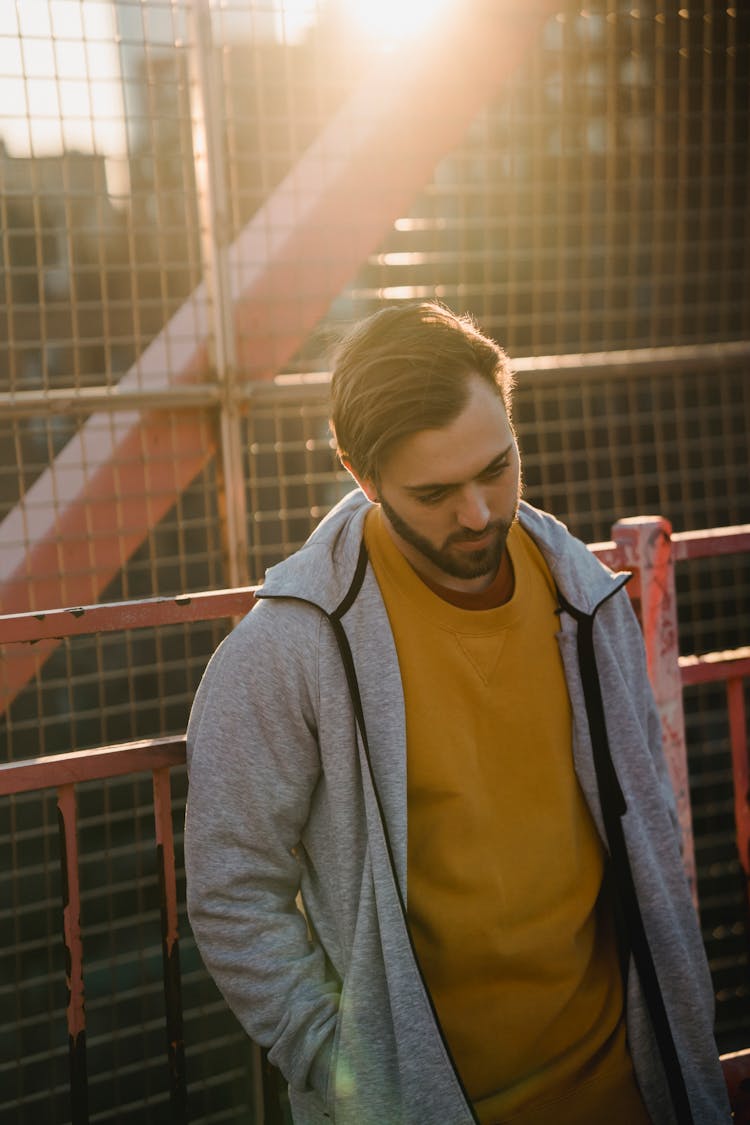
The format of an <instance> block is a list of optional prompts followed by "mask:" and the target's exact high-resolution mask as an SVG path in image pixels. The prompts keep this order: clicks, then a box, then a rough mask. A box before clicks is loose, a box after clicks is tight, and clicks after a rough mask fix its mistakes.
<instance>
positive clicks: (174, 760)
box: [0, 517, 750, 1125]
mask: <svg viewBox="0 0 750 1125" xmlns="http://www.w3.org/2000/svg"><path fill="white" fill-rule="evenodd" d="M591 550H592V551H593V553H595V554H596V555H597V556H598V557H599V558H600V559H601V560H602V561H603V562H605V563H607V564H608V565H609V566H612V567H614V568H618V569H620V568H624V569H632V570H633V571H634V579H633V581H632V582H631V583H630V586H629V591H630V594H631V597H632V598H633V600H634V602H635V603H636V606H637V607H638V610H639V614H640V618H641V623H642V626H643V631H644V640H645V645H646V652H647V658H648V667H649V675H650V678H651V681H652V684H653V687H654V692H655V695H656V699H657V704H658V706H659V711H660V714H661V718H662V724H663V728H664V739H665V752H666V756H667V762H668V765H669V770H670V776H671V778H672V782H673V785H674V787H675V793H676V795H677V800H678V808H679V813H680V822H681V826H682V832H683V837H684V844H685V849H684V850H685V862H686V871H687V874H688V878H689V879H691V881H692V885H693V888H694V892H695V861H694V852H693V839H692V825H691V819H690V804H689V794H688V785H687V780H688V779H687V757H686V750H685V728H684V719H683V711H682V688H683V685H686V684H693V683H705V682H716V681H724V682H726V684H727V697H728V704H727V705H728V714H729V724H730V741H731V751H732V766H733V778H734V792H735V823H736V829H737V843H738V850H739V855H740V862H741V864H742V867H743V871H744V873H745V877H746V880H747V884H748V887H750V766H749V763H748V739H747V729H746V722H745V707H744V692H743V680H744V679H745V678H747V677H748V676H749V675H750V648H741V649H738V650H734V651H731V652H719V653H705V654H701V655H694V656H688V657H680V656H679V651H678V643H677V642H678V634H677V616H676V603H675V587H674V565H675V562H676V561H682V560H689V559H695V558H706V557H711V556H714V555H723V554H730V553H732V554H733V553H737V552H741V551H750V526H743V527H736V528H718V529H713V530H710V531H698V532H687V533H681V534H676V535H672V534H671V528H670V525H669V523H668V522H667V521H666V520H664V519H662V518H660V517H653V518H637V519H628V520H622V521H620V522H619V523H617V524H615V526H614V528H613V538H612V541H610V542H607V543H598V544H592V545H591ZM253 602H254V588H253V587H243V588H237V589H231V590H219V591H211V592H202V593H198V594H192V595H185V596H180V597H176V598H152V599H146V600H140V601H132V602H120V603H115V604H109V605H94V606H87V607H75V608H71V609H53V610H49V611H46V612H43V613H42V612H40V613H21V614H11V615H7V616H2V617H0V644H23V643H34V642H36V641H39V640H50V639H55V640H58V639H61V638H63V637H73V636H79V635H82V634H85V633H101V632H112V631H119V630H130V629H137V628H143V627H154V626H161V625H169V624H175V623H185V622H194V621H208V620H216V619H220V618H226V617H235V616H238V615H240V614H243V613H245V612H247V611H248V610H249V609H250V608H251V607H252V605H253ZM184 761H185V740H184V737H183V736H175V737H169V738H153V739H146V740H143V741H138V742H130V743H126V744H123V745H118V746H106V747H101V748H99V749H94V750H82V751H78V752H74V753H69V754H61V755H55V756H48V757H44V758H36V759H32V760H28V761H20V762H12V763H7V764H3V765H0V796H9V795H11V794H19V793H28V792H32V791H38V790H43V789H49V788H55V789H56V790H57V801H58V810H59V823H60V861H61V867H62V875H63V879H62V885H63V934H64V942H65V950H66V975H67V984H68V996H69V1001H68V1009H67V1019H68V1032H69V1044H70V1089H71V1105H72V1122H73V1125H83V1123H86V1122H88V1093H87V1067H86V1021H85V1006H84V985H83V981H84V974H83V947H82V941H81V917H80V892H79V882H78V848H77V835H78V834H77V813H76V795H75V786H76V784H77V783H78V782H82V781H91V780H98V779H105V778H113V777H122V776H125V775H131V774H136V773H139V772H144V771H148V772H150V773H151V775H152V778H153V795H154V826H155V832H154V836H155V851H156V863H157V868H158V872H159V881H160V889H161V916H162V954H163V967H164V989H165V1008H166V1025H167V1027H166V1032H167V1035H166V1040H167V1048H166V1050H167V1061H168V1069H169V1085H170V1097H171V1105H172V1119H173V1121H174V1122H175V1123H178V1122H180V1123H181V1122H185V1121H186V1120H187V1117H186V1113H187V1109H186V1078H185V1065H184V1049H183V1040H182V1005H181V989H180V969H179V936H178V927H177V890H176V877H175V861H174V844H173V835H172V821H171V809H170V781H169V771H170V769H171V768H172V767H174V766H177V765H181V764H183V763H184ZM723 1064H724V1071H725V1076H726V1078H727V1084H728V1088H729V1090H730V1095H731V1097H732V1101H733V1106H734V1108H735V1121H736V1122H737V1123H741V1122H743V1121H744V1122H746V1123H748V1122H750V1110H749V1109H748V1104H747V1103H748V1102H750V1097H748V1091H749V1090H750V1050H748V1051H743V1052H739V1053H734V1054H733V1055H731V1056H725V1057H724V1059H723Z"/></svg>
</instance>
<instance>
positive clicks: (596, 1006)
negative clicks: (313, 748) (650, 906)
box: [365, 509, 649, 1125]
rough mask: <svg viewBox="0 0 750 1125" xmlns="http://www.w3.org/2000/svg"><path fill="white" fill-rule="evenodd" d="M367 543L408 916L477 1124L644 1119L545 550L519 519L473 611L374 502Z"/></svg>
mask: <svg viewBox="0 0 750 1125" xmlns="http://www.w3.org/2000/svg"><path fill="white" fill-rule="evenodd" d="M365 536H366V543H367V548H368V551H369V554H370V558H371V560H372V564H373V567H374V570H375V574H376V576H377V579H378V582H379V585H380V588H381V591H382V593H383V597H384V601H385V604H386V609H387V611H388V616H389V620H390V623H391V627H392V629H393V633H394V637H395V642H396V649H397V652H398V659H399V666H400V670H401V677H402V681H403V687H404V694H405V701H406V736H407V798H408V862H407V896H408V914H409V922H410V926H411V930H412V934H413V938H414V942H415V947H416V950H417V955H418V958H419V961H420V965H421V968H422V971H423V973H424V976H425V979H426V981H427V984H428V986H429V988H430V991H431V993H432V996H433V1000H434V1002H435V1006H436V1009H437V1012H438V1016H439V1018H440V1022H441V1025H442V1028H443V1031H444V1034H445V1036H446V1039H447V1041H448V1044H449V1046H450V1048H451V1051H452V1053H453V1056H454V1059H455V1061H456V1065H457V1067H458V1070H459V1073H460V1074H461V1077H462V1079H463V1081H464V1084H465V1086H466V1088H467V1091H468V1093H469V1096H470V1098H471V1099H472V1101H473V1103H474V1106H475V1109H476V1112H477V1114H478V1116H479V1118H480V1121H481V1122H482V1123H483V1125H497V1123H499V1122H506V1121H513V1122H516V1123H518V1125H541V1122H547V1121H554V1122H555V1125H594V1123H597V1125H599V1123H600V1122H604V1121H606V1122H607V1125H641V1123H645V1122H648V1120H649V1119H648V1116H647V1115H646V1111H645V1109H644V1107H643V1103H642V1101H641V1099H640V1095H639V1093H638V1090H637V1087H636V1084H635V1078H634V1076H633V1070H632V1065H631V1063H630V1058H629V1055H628V1053H627V1048H626V1044H625V1031H624V1025H623V1020H622V1007H623V1002H622V985H621V980H620V974H619V965H618V959H617V954H616V945H615V939H614V932H613V927H612V923H611V911H610V910H609V909H608V908H607V907H606V904H604V905H603V903H604V898H605V896H604V895H603V894H602V895H600V892H601V890H602V879H603V874H604V854H603V850H602V846H601V844H600V841H599V838H598V835H597V832H596V829H595V826H594V823H593V821H592V819H591V815H590V813H589V811H588V807H587V805H586V803H585V801H584V798H583V795H582V793H581V790H580V787H579V785H578V781H577V779H576V776H575V773H574V769H573V757H572V746H571V714H570V705H569V701H568V695H567V688H566V685H565V679H564V675H563V670H562V664H561V660H560V655H559V652H558V648H557V642H556V639H555V634H556V632H557V629H558V619H557V617H556V615H555V609H556V606H557V599H556V596H555V590H554V586H553V583H552V579H551V577H550V574H549V571H548V569H547V567H546V565H545V563H544V560H543V558H542V556H541V554H540V553H539V551H538V549H537V548H536V547H535V545H534V544H533V542H532V541H531V539H530V538H529V537H528V536H527V535H526V534H525V532H523V531H522V530H521V528H520V527H519V526H518V525H515V526H514V527H513V529H512V530H511V533H510V536H509V540H508V550H509V553H510V558H511V561H512V564H513V570H514V576H515V586H514V592H513V595H512V597H511V599H510V600H509V601H508V602H506V603H505V604H504V605H501V606H499V607H496V608H491V609H479V610H471V609H465V608H460V607H459V606H457V605H453V604H450V603H449V602H448V601H447V600H445V598H443V597H441V596H439V594H438V593H436V592H435V590H434V589H430V588H429V587H428V586H427V585H426V584H425V583H424V582H423V581H422V580H421V579H420V578H419V577H418V576H417V574H416V573H415V572H414V570H413V569H412V568H411V566H410V565H409V563H408V562H407V561H406V560H405V559H404V557H403V556H402V555H401V553H400V552H399V550H398V549H397V547H396V546H395V544H394V543H393V541H392V540H391V538H390V536H389V534H388V532H387V529H386V528H385V526H384V524H383V521H382V517H381V514H380V511H379V509H375V510H373V512H372V513H371V514H370V516H369V517H368V520H367V524H366V530H365ZM480 604H481V603H480Z"/></svg>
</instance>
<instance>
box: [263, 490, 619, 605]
mask: <svg viewBox="0 0 750 1125" xmlns="http://www.w3.org/2000/svg"><path fill="white" fill-rule="evenodd" d="M371 506H372V505H371V503H370V501H369V500H368V499H367V497H366V496H365V495H364V493H363V492H362V491H361V490H360V489H359V488H355V489H354V490H353V491H352V492H350V493H349V494H348V495H347V496H345V497H344V499H343V500H341V501H340V502H339V503H338V504H337V505H336V506H335V507H334V508H333V509H332V510H331V511H330V512H329V513H328V515H327V516H326V517H325V518H324V519H323V520H322V521H321V522H320V523H319V524H318V526H317V528H316V529H315V531H314V532H313V533H312V535H311V536H310V538H309V539H308V540H307V542H306V543H305V544H304V546H302V547H301V548H300V549H299V550H298V551H296V552H295V553H294V554H293V555H290V557H289V558H288V559H285V560H284V561H283V562H280V563H278V564H277V565H276V566H272V567H270V568H269V570H267V571H266V578H265V582H264V584H263V586H262V587H261V588H260V589H259V590H258V592H257V596H258V597H259V598H271V597H280V598H297V599H301V600H303V601H307V602H311V603H312V604H313V605H316V606H318V607H319V608H320V609H322V610H323V612H324V613H327V614H331V613H333V612H334V610H335V609H336V608H337V607H338V606H339V605H340V604H341V602H342V601H343V600H344V598H345V597H346V595H347V592H348V590H349V588H350V586H351V583H352V580H353V578H354V574H355V571H356V568H357V562H358V559H359V553H360V547H361V543H362V536H363V533H364V525H365V518H366V516H367V513H368V511H369V510H370V508H371ZM518 519H519V522H520V524H521V527H523V529H524V531H526V532H528V534H529V535H530V536H531V537H532V539H533V540H534V542H535V543H536V544H537V546H538V547H539V549H540V550H541V552H542V554H543V555H544V558H545V561H546V563H547V565H548V566H549V568H550V571H551V572H552V575H553V577H554V579H555V582H556V583H557V586H558V589H559V590H560V593H561V594H562V595H563V597H564V598H565V600H566V601H567V602H568V603H569V604H570V605H571V606H573V607H575V608H576V609H577V610H580V611H581V613H584V614H592V613H594V612H595V610H596V608H597V606H599V605H600V604H601V603H602V602H603V601H606V600H607V598H609V597H610V596H611V595H612V594H614V593H615V592H616V591H617V590H619V589H620V588H621V587H622V586H624V585H625V583H626V582H627V581H628V579H629V577H630V575H629V574H628V573H614V572H613V571H611V570H609V568H608V567H606V566H603V565H602V564H601V563H600V562H599V561H598V559H596V558H595V557H594V555H592V554H591V552H590V551H589V550H588V548H587V547H586V546H585V545H584V544H583V543H581V542H580V541H579V540H572V541H571V537H570V534H569V532H568V530H567V528H566V527H565V525H564V524H563V523H561V522H560V521H559V520H557V519H555V517H554V516H550V515H548V514H547V513H546V512H541V511H539V509H538V508H534V507H532V506H531V504H527V503H526V502H525V501H523V500H522V501H521V503H520V505H519V509H518ZM331 563H333V565H331Z"/></svg>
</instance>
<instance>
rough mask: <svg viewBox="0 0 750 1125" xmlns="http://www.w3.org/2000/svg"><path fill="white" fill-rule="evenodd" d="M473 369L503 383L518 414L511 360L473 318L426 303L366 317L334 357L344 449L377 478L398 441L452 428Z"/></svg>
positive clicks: (338, 432) (337, 426)
mask: <svg viewBox="0 0 750 1125" xmlns="http://www.w3.org/2000/svg"><path fill="white" fill-rule="evenodd" d="M470 375H478V376H479V377H480V378H481V379H484V380H485V382H487V383H489V384H491V385H492V387H493V388H495V389H496V391H497V393H498V394H499V395H500V396H501V397H502V399H503V402H504V404H505V409H506V410H507V412H508V417H510V399H511V391H512V388H513V373H512V370H511V367H510V361H509V360H508V357H507V356H506V354H505V352H504V351H503V349H502V348H501V347H499V346H498V345H497V344H496V343H495V341H494V340H490V339H489V338H488V337H487V336H484V335H483V334H482V333H481V332H480V330H479V328H478V327H477V325H476V324H475V322H474V320H473V319H472V318H471V317H470V316H468V315H464V316H457V315H456V314H455V313H453V312H451V310H450V309H448V308H446V307H445V306H444V305H442V304H440V303H438V302H437V301H421V302H419V303H418V304H408V305H398V306H393V307H388V308H385V309H381V310H380V311H379V312H376V313H374V314H373V315H372V316H370V317H367V318H366V319H365V320H363V321H360V322H359V324H356V325H355V326H354V328H353V329H352V330H351V332H350V333H349V334H348V335H347V336H346V337H345V338H344V339H343V340H342V341H341V343H340V344H339V347H338V349H337V351H336V353H335V356H334V364H333V374H332V377H331V429H332V430H333V434H334V437H335V439H336V443H337V446H338V451H339V455H340V456H341V457H345V458H346V459H347V460H348V461H349V462H350V464H351V466H352V468H353V469H354V470H355V472H356V473H358V474H359V475H360V476H362V477H366V478H370V479H372V480H377V479H378V472H379V469H380V467H381V466H382V464H383V461H384V458H385V456H386V455H387V453H388V452H389V451H390V450H391V449H392V447H393V446H394V445H395V443H396V442H397V441H400V440H401V439H403V438H406V437H409V436H410V435H411V434H414V433H417V432H418V431H419V430H430V429H440V428H441V427H443V426H447V425H449V424H450V423H451V422H452V421H453V420H454V419H455V418H456V417H457V416H458V415H459V414H460V413H461V410H462V409H463V407H464V406H465V404H466V402H467V399H468V395H469V387H468V376H470Z"/></svg>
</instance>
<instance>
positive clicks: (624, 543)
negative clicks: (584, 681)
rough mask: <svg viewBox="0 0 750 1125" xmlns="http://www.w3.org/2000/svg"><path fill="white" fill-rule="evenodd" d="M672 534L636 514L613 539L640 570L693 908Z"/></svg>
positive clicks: (657, 520) (651, 668) (651, 666)
mask: <svg viewBox="0 0 750 1125" xmlns="http://www.w3.org/2000/svg"><path fill="white" fill-rule="evenodd" d="M671 535H672V526H671V524H670V523H669V521H668V520H666V519H664V518H663V517H662V516H643V517H641V516H636V517H633V518H631V519H623V520H618V522H617V523H616V524H615V525H614V527H613V528H612V538H613V539H614V541H615V543H616V544H617V546H618V547H619V548H620V551H621V552H622V555H623V559H624V562H625V565H626V566H627V567H634V568H636V570H637V572H638V589H637V593H638V594H639V598H640V607H641V626H642V628H643V639H644V641H645V645H646V657H647V661H648V674H649V679H650V680H651V687H652V689H653V692H654V697H655V699H656V706H657V708H658V710H659V715H660V718H661V726H662V741H663V746H664V756H665V758H666V762H667V768H668V770H669V776H670V779H671V781H672V788H673V789H674V794H675V800H676V802H677V815H678V817H679V822H680V830H681V832H682V848H683V863H684V865H685V874H686V876H687V879H688V882H689V884H690V890H691V892H692V895H693V902H694V903H695V907H696V910H697V909H698V885H697V879H696V871H695V850H694V846H693V820H692V813H691V808H690V786H689V781H688V767H687V746H686V741H685V715H684V711H683V703H682V679H681V676H680V665H679V656H680V653H679V646H678V632H677V603H676V595H675V584H674V559H673V557H672V543H671Z"/></svg>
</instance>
